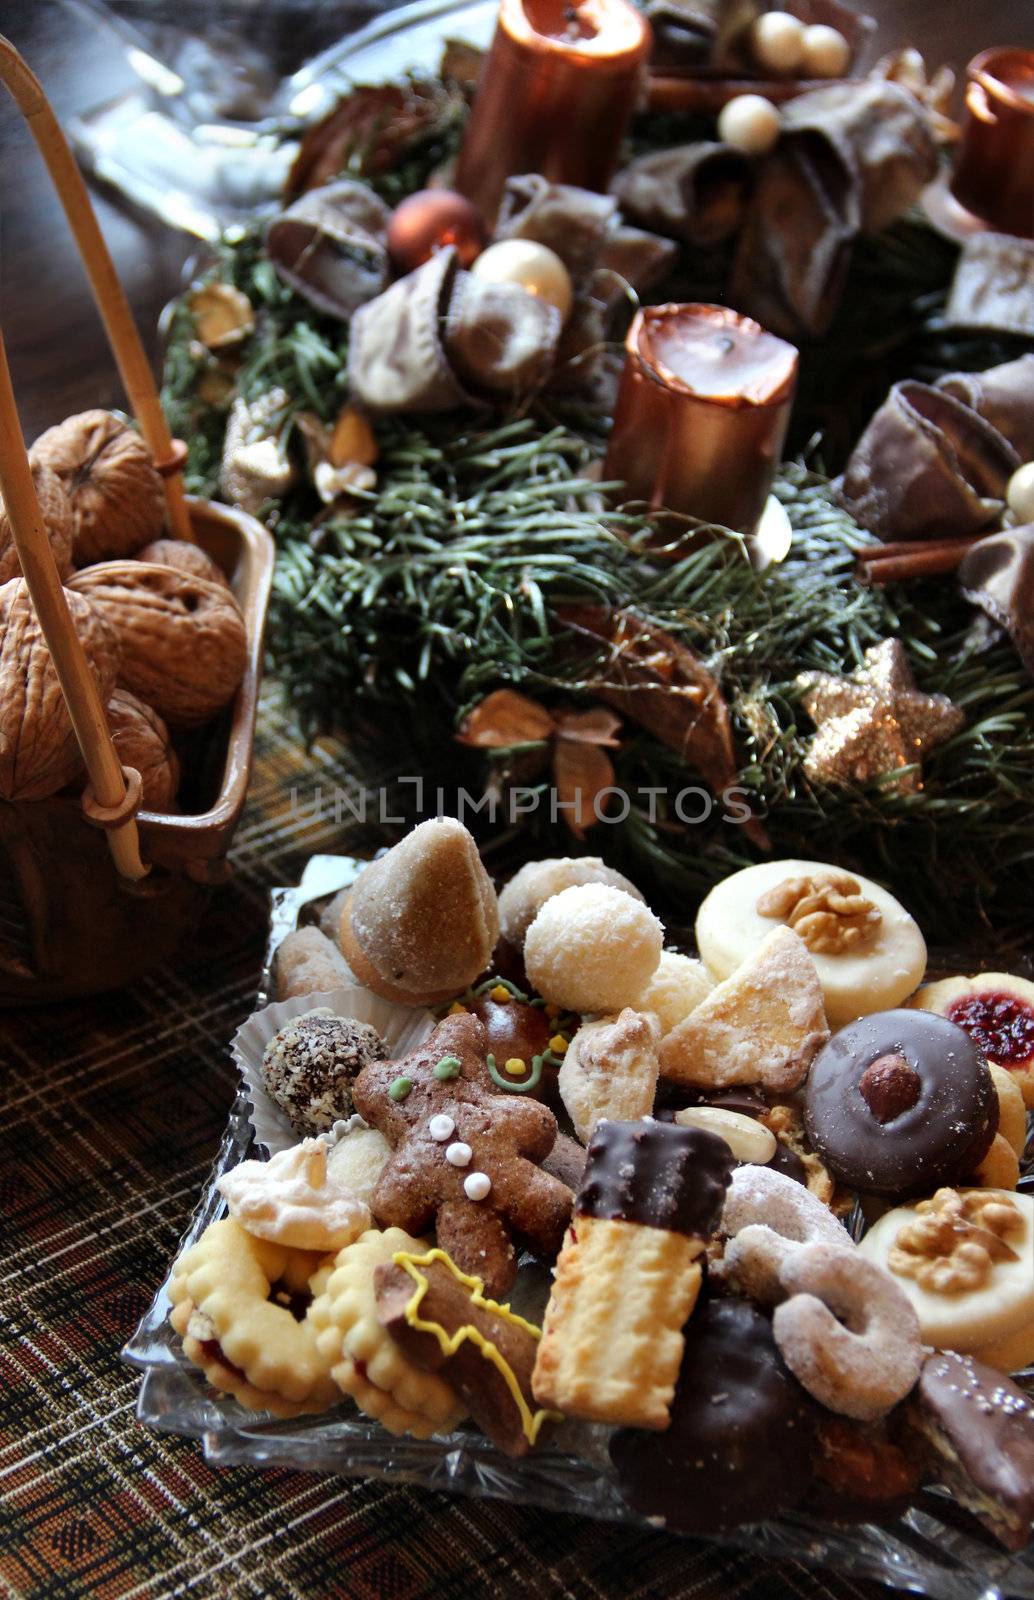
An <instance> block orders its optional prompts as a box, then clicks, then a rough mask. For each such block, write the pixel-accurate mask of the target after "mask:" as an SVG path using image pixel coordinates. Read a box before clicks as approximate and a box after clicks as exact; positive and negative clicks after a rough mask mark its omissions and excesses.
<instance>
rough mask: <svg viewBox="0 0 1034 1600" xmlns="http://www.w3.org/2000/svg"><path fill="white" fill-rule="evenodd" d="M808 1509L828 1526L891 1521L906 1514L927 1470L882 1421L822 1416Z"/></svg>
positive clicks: (814, 1454) (829, 1415) (818, 1423)
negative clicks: (895, 1438) (858, 1420)
mask: <svg viewBox="0 0 1034 1600" xmlns="http://www.w3.org/2000/svg"><path fill="white" fill-rule="evenodd" d="M812 1469H813V1471H814V1473H815V1482H814V1483H813V1485H812V1489H811V1493H810V1494H809V1496H808V1510H809V1511H811V1512H812V1513H813V1514H814V1515H816V1516H820V1517H825V1518H827V1519H828V1520H829V1521H830V1522H892V1521H893V1520H894V1518H895V1517H899V1516H900V1515H901V1514H902V1512H903V1511H907V1510H908V1507H909V1505H910V1504H911V1502H912V1500H913V1499H914V1497H915V1495H916V1493H917V1491H918V1489H919V1486H920V1484H921V1482H922V1478H923V1471H922V1467H921V1466H920V1464H919V1462H918V1460H917V1459H916V1457H915V1454H914V1453H912V1454H909V1453H908V1452H906V1451H905V1450H903V1449H902V1448H901V1446H900V1445H899V1444H897V1443H896V1442H895V1441H894V1440H893V1439H891V1438H889V1437H888V1435H887V1429H886V1425H885V1424H884V1423H882V1422H876V1423H872V1422H857V1421H855V1420H854V1419H852V1418H851V1417H837V1416H834V1415H833V1413H832V1412H829V1411H823V1412H820V1413H819V1416H818V1421H817V1425H816V1431H815V1444H814V1447H813V1449H812Z"/></svg>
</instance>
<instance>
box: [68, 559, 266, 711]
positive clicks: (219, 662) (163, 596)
mask: <svg viewBox="0 0 1034 1600" xmlns="http://www.w3.org/2000/svg"><path fill="white" fill-rule="evenodd" d="M69 587H70V588H71V589H72V590H73V591H74V592H76V593H78V594H81V595H84V596H86V598H87V599H88V600H89V601H90V602H91V604H92V605H93V606H95V607H96V609H97V610H98V611H100V612H101V613H102V615H103V616H104V617H105V618H106V619H107V620H108V621H109V622H110V624H111V625H112V627H113V628H114V629H115V631H116V633H117V635H118V639H119V642H120V645H121V653H122V666H121V670H120V673H119V683H120V684H121V685H122V686H123V687H124V688H127V689H130V690H132V692H133V693H134V694H137V695H139V696H140V698H141V699H142V700H144V701H146V703H147V704H148V705H149V706H153V707H154V709H155V710H156V711H157V712H158V713H159V715H160V716H162V717H164V719H165V721H166V722H168V724H169V726H170V727H172V728H196V727H200V725H201V724H202V723H203V722H207V721H208V719H209V717H211V716H214V714H215V713H216V712H217V711H219V710H220V709H221V708H222V707H223V706H224V705H226V703H227V702H228V701H229V700H230V699H231V698H232V697H233V694H234V692H235V691H236V689H237V686H238V684H239V683H240V681H241V678H242V676H243V674H244V667H245V664H246V660H247V635H246V632H245V628H244V622H243V619H242V617H241V613H240V609H239V607H238V605H237V602H236V600H234V598H233V596H232V595H231V594H229V593H228V592H227V590H226V589H225V587H223V586H221V585H219V584H216V583H209V582H207V581H206V580H205V579H204V578H194V577H191V576H190V575H188V574H187V573H184V572H178V571H176V569H175V568H173V567H159V566H151V565H149V564H146V563H144V562H140V561H107V562H102V563H101V564H100V565H98V566H94V567H89V568H88V569H87V570H86V571H85V572H78V573H76V575H75V577H74V578H73V579H72V580H71V583H70V585H69Z"/></svg>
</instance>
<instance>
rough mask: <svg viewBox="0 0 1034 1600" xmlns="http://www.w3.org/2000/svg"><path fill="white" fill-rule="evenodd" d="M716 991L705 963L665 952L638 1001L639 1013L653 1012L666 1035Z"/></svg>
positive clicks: (636, 1007) (675, 952) (636, 1004)
mask: <svg viewBox="0 0 1034 1600" xmlns="http://www.w3.org/2000/svg"><path fill="white" fill-rule="evenodd" d="M713 988H714V979H713V978H712V976H711V974H710V973H709V972H708V970H707V968H706V967H705V966H704V963H703V962H702V961H697V960H696V959H695V958H694V957H693V956H682V955H679V954H678V952H677V951H675V950H665V951H664V953H663V954H662V956H661V959H660V961H659V962H658V964H657V970H656V971H655V972H654V974H653V976H652V977H651V979H650V981H649V983H648V984H647V985H646V988H645V989H644V990H643V992H642V994H641V995H640V996H639V998H638V999H637V1000H636V1003H635V1009H636V1010H637V1011H652V1012H653V1014H654V1016H655V1017H657V1019H658V1020H659V1022H660V1025H661V1034H662V1036H663V1035H664V1034H666V1033H671V1032H672V1030H673V1029H674V1028H677V1027H678V1025H679V1023H680V1022H685V1020H686V1018H687V1017H688V1016H689V1014H690V1012H691V1011H695V1010H696V1008H697V1006H698V1005H700V1003H701V1001H702V1000H706V999H707V996H708V995H709V994H710V993H711V990H712V989H713Z"/></svg>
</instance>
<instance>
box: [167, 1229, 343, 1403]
mask: <svg viewBox="0 0 1034 1600" xmlns="http://www.w3.org/2000/svg"><path fill="white" fill-rule="evenodd" d="M326 1259H327V1258H326V1257H325V1256H324V1255H322V1254H320V1253H318V1252H311V1251H306V1250H291V1249H287V1248H285V1247H284V1246H283V1245H279V1244H274V1243H272V1242H270V1241H269V1240H266V1239H259V1238H256V1237H255V1235H254V1234H250V1233H246V1232H245V1231H244V1229H243V1228H241V1227H240V1226H239V1224H238V1223H236V1222H235V1221H234V1220H233V1218H232V1217H225V1218H223V1220H222V1221H220V1222H213V1223H212V1224H211V1225H210V1227H208V1228H206V1230H205V1232H204V1233H203V1234H202V1235H201V1238H200V1239H199V1240H198V1241H197V1243H196V1244H194V1245H192V1246H191V1247H190V1249H189V1250H187V1251H185V1252H184V1254H183V1255H182V1256H181V1257H180V1258H179V1260H178V1261H177V1262H176V1265H175V1266H174V1268H173V1271H172V1277H171V1279H170V1283H169V1297H170V1299H171V1300H172V1312H171V1314H170V1321H171V1322H172V1325H173V1327H174V1328H175V1329H176V1331H177V1333H179V1334H180V1336H181V1338H182V1340H183V1349H184V1353H185V1355H186V1356H187V1359H188V1360H189V1361H192V1362H193V1363H194V1365H195V1366H198V1367H200V1368H201V1370H202V1371H203V1372H204V1374H205V1376H206V1377H207V1378H208V1380H209V1382H210V1383H211V1384H212V1385H213V1387H215V1388H217V1389H220V1390H222V1391H223V1392H225V1393H228V1394H232V1395H234V1396H235V1398H236V1399H238V1400H239V1401H240V1402H241V1404H242V1405H245V1406H248V1407H249V1408H250V1409H251V1410H254V1411H272V1412H274V1413H275V1414H276V1415H277V1416H288V1417H290V1416H297V1415H299V1414H300V1413H302V1412H306V1411H325V1410H326V1409H327V1407H328V1406H331V1405H333V1404H334V1403H335V1401H336V1400H337V1399H338V1398H339V1394H338V1390H337V1387H336V1385H335V1383H334V1381H333V1379H332V1377H331V1375H330V1364H329V1362H327V1361H325V1360H324V1358H323V1357H322V1356H321V1355H320V1353H319V1351H318V1349H317V1347H316V1335H315V1329H314V1326H313V1323H312V1316H311V1314H312V1304H313V1300H312V1296H313V1286H314V1284H315V1283H316V1280H317V1278H318V1274H319V1271H320V1269H321V1267H322V1265H323V1263H324V1262H325V1261H326Z"/></svg>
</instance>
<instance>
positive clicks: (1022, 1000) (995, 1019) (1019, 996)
mask: <svg viewBox="0 0 1034 1600" xmlns="http://www.w3.org/2000/svg"><path fill="white" fill-rule="evenodd" d="M912 1005H914V1006H919V1007H921V1008H922V1009H923V1010H924V1011H937V1012H939V1013H940V1015H941V1016H942V1017H947V1018H948V1020H949V1022H954V1023H955V1024H956V1026H957V1027H959V1028H962V1029H963V1030H964V1031H965V1032H966V1033H968V1034H969V1036H970V1038H971V1039H973V1040H974V1041H975V1043H976V1044H978V1045H979V1046H980V1049H981V1050H982V1051H983V1052H984V1054H985V1056H986V1057H987V1059H988V1061H989V1062H993V1063H994V1064H995V1066H999V1067H1004V1068H1005V1069H1006V1071H1007V1072H1008V1073H1009V1075H1010V1077H1011V1078H1012V1079H1013V1080H1014V1081H1015V1083H1016V1084H1017V1085H1018V1087H1019V1090H1020V1093H1021V1094H1022V1095H1023V1099H1024V1103H1025V1104H1026V1105H1027V1106H1028V1107H1030V1108H1032V1109H1034V983H1028V982H1027V980H1026V978H1017V977H1014V976H1013V975H1012V973H1009V972H980V973H977V975H976V976H975V977H973V978H943V979H942V980H941V981H940V982H939V983H928V984H926V985H925V986H924V987H923V988H922V989H920V991H919V993H918V994H917V995H916V996H915V998H914V999H913V1001H912Z"/></svg>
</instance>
